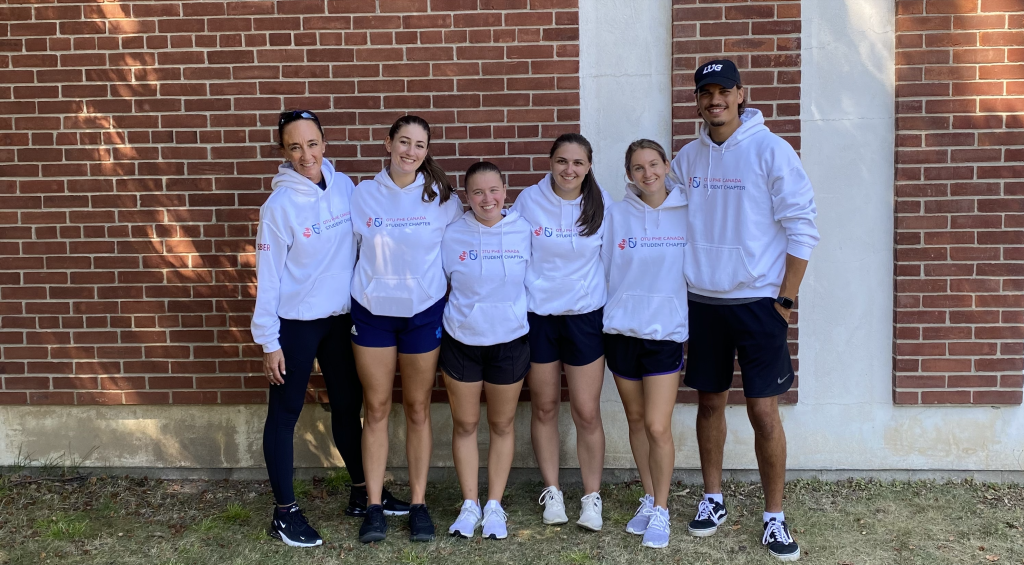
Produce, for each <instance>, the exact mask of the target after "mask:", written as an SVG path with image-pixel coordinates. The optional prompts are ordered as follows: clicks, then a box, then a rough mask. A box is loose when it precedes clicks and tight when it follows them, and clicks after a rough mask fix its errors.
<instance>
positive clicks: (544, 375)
mask: <svg viewBox="0 0 1024 565" xmlns="http://www.w3.org/2000/svg"><path fill="white" fill-rule="evenodd" d="M561 369H562V363H561V361H555V362H554V363H530V373H529V374H528V375H527V377H526V382H527V384H529V386H530V441H531V442H532V443H533V454H534V455H535V456H536V457H537V467H539V468H540V476H541V479H543V480H544V486H545V487H549V486H554V487H555V488H558V489H559V490H561V487H559V486H558V453H559V439H558V409H559V407H560V405H561V395H562V382H561Z"/></svg>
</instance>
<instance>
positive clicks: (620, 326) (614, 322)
mask: <svg viewBox="0 0 1024 565" xmlns="http://www.w3.org/2000/svg"><path fill="white" fill-rule="evenodd" d="M685 322H686V317H685V316H683V312H682V310H681V309H680V308H679V303H678V302H676V299H675V297H674V296H660V295H647V294H623V295H622V296H620V297H619V299H618V300H616V301H615V304H614V305H612V307H611V308H605V311H604V327H605V329H606V330H618V331H619V332H626V333H628V334H632V332H637V334H638V335H639V336H642V337H643V338H644V339H665V338H666V337H667V336H668V334H670V333H672V331H673V330H675V329H676V328H678V327H679V326H682V325H683V324H684V323H685Z"/></svg>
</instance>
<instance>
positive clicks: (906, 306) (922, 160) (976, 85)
mask: <svg viewBox="0 0 1024 565" xmlns="http://www.w3.org/2000/svg"><path fill="white" fill-rule="evenodd" d="M896 24H897V35H896V65H897V66H896V115H897V118H896V128H897V136H896V164H897V169H896V237H895V246H896V247H895V249H896V265H895V270H896V273H895V275H896V297H895V317H894V334H895V343H894V348H893V397H894V400H895V402H896V403H897V404H1020V403H1021V389H1022V384H1024V382H1022V381H1024V377H1022V375H1021V370H1022V369H1024V361H1022V357H1024V293H1022V291H1024V3H1022V2H1021V1H1020V0H900V1H898V2H897V18H896Z"/></svg>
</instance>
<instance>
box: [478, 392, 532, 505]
mask: <svg viewBox="0 0 1024 565" xmlns="http://www.w3.org/2000/svg"><path fill="white" fill-rule="evenodd" d="M484 388H485V389H486V391H487V425H488V427H489V428H490V434H491V441H490V447H488V449H487V500H497V501H498V502H501V498H502V496H504V494H505V485H506V484H507V483H508V474H509V472H510V471H511V470H512V456H513V455H514V454H515V449H516V445H515V431H514V426H513V423H514V422H515V418H516V407H517V406H518V405H519V392H520V391H521V390H523V381H519V382H518V383H515V384H510V385H492V384H485V385H484Z"/></svg>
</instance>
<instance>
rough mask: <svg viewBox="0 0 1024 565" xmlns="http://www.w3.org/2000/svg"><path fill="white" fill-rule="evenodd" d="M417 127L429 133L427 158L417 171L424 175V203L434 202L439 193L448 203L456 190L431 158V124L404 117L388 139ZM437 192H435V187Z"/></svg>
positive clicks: (399, 119)
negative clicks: (407, 129) (413, 126)
mask: <svg viewBox="0 0 1024 565" xmlns="http://www.w3.org/2000/svg"><path fill="white" fill-rule="evenodd" d="M411 125H416V126H419V127H421V128H423V131H425V132H427V156H426V157H425V158H424V159H423V162H422V163H420V166H419V168H417V169H416V172H417V173H422V174H423V196H422V200H423V201H424V202H433V201H434V199H435V198H437V193H438V192H440V193H441V204H444V203H445V202H448V199H449V198H451V197H452V194H453V193H454V192H455V189H454V188H453V187H452V183H451V181H450V180H448V175H446V174H445V172H444V169H442V168H441V166H440V165H438V164H437V161H435V160H434V158H433V157H431V156H430V124H428V123H427V121H426V120H424V119H423V118H421V117H419V116H413V115H408V116H402V117H401V118H398V120H397V121H395V123H394V124H392V126H391V129H390V130H388V139H391V140H392V141H394V139H395V136H396V135H398V132H399V130H401V129H402V128H404V127H405V126H411ZM435 186H436V187H437V190H436V191H435V190H434V187H435Z"/></svg>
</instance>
